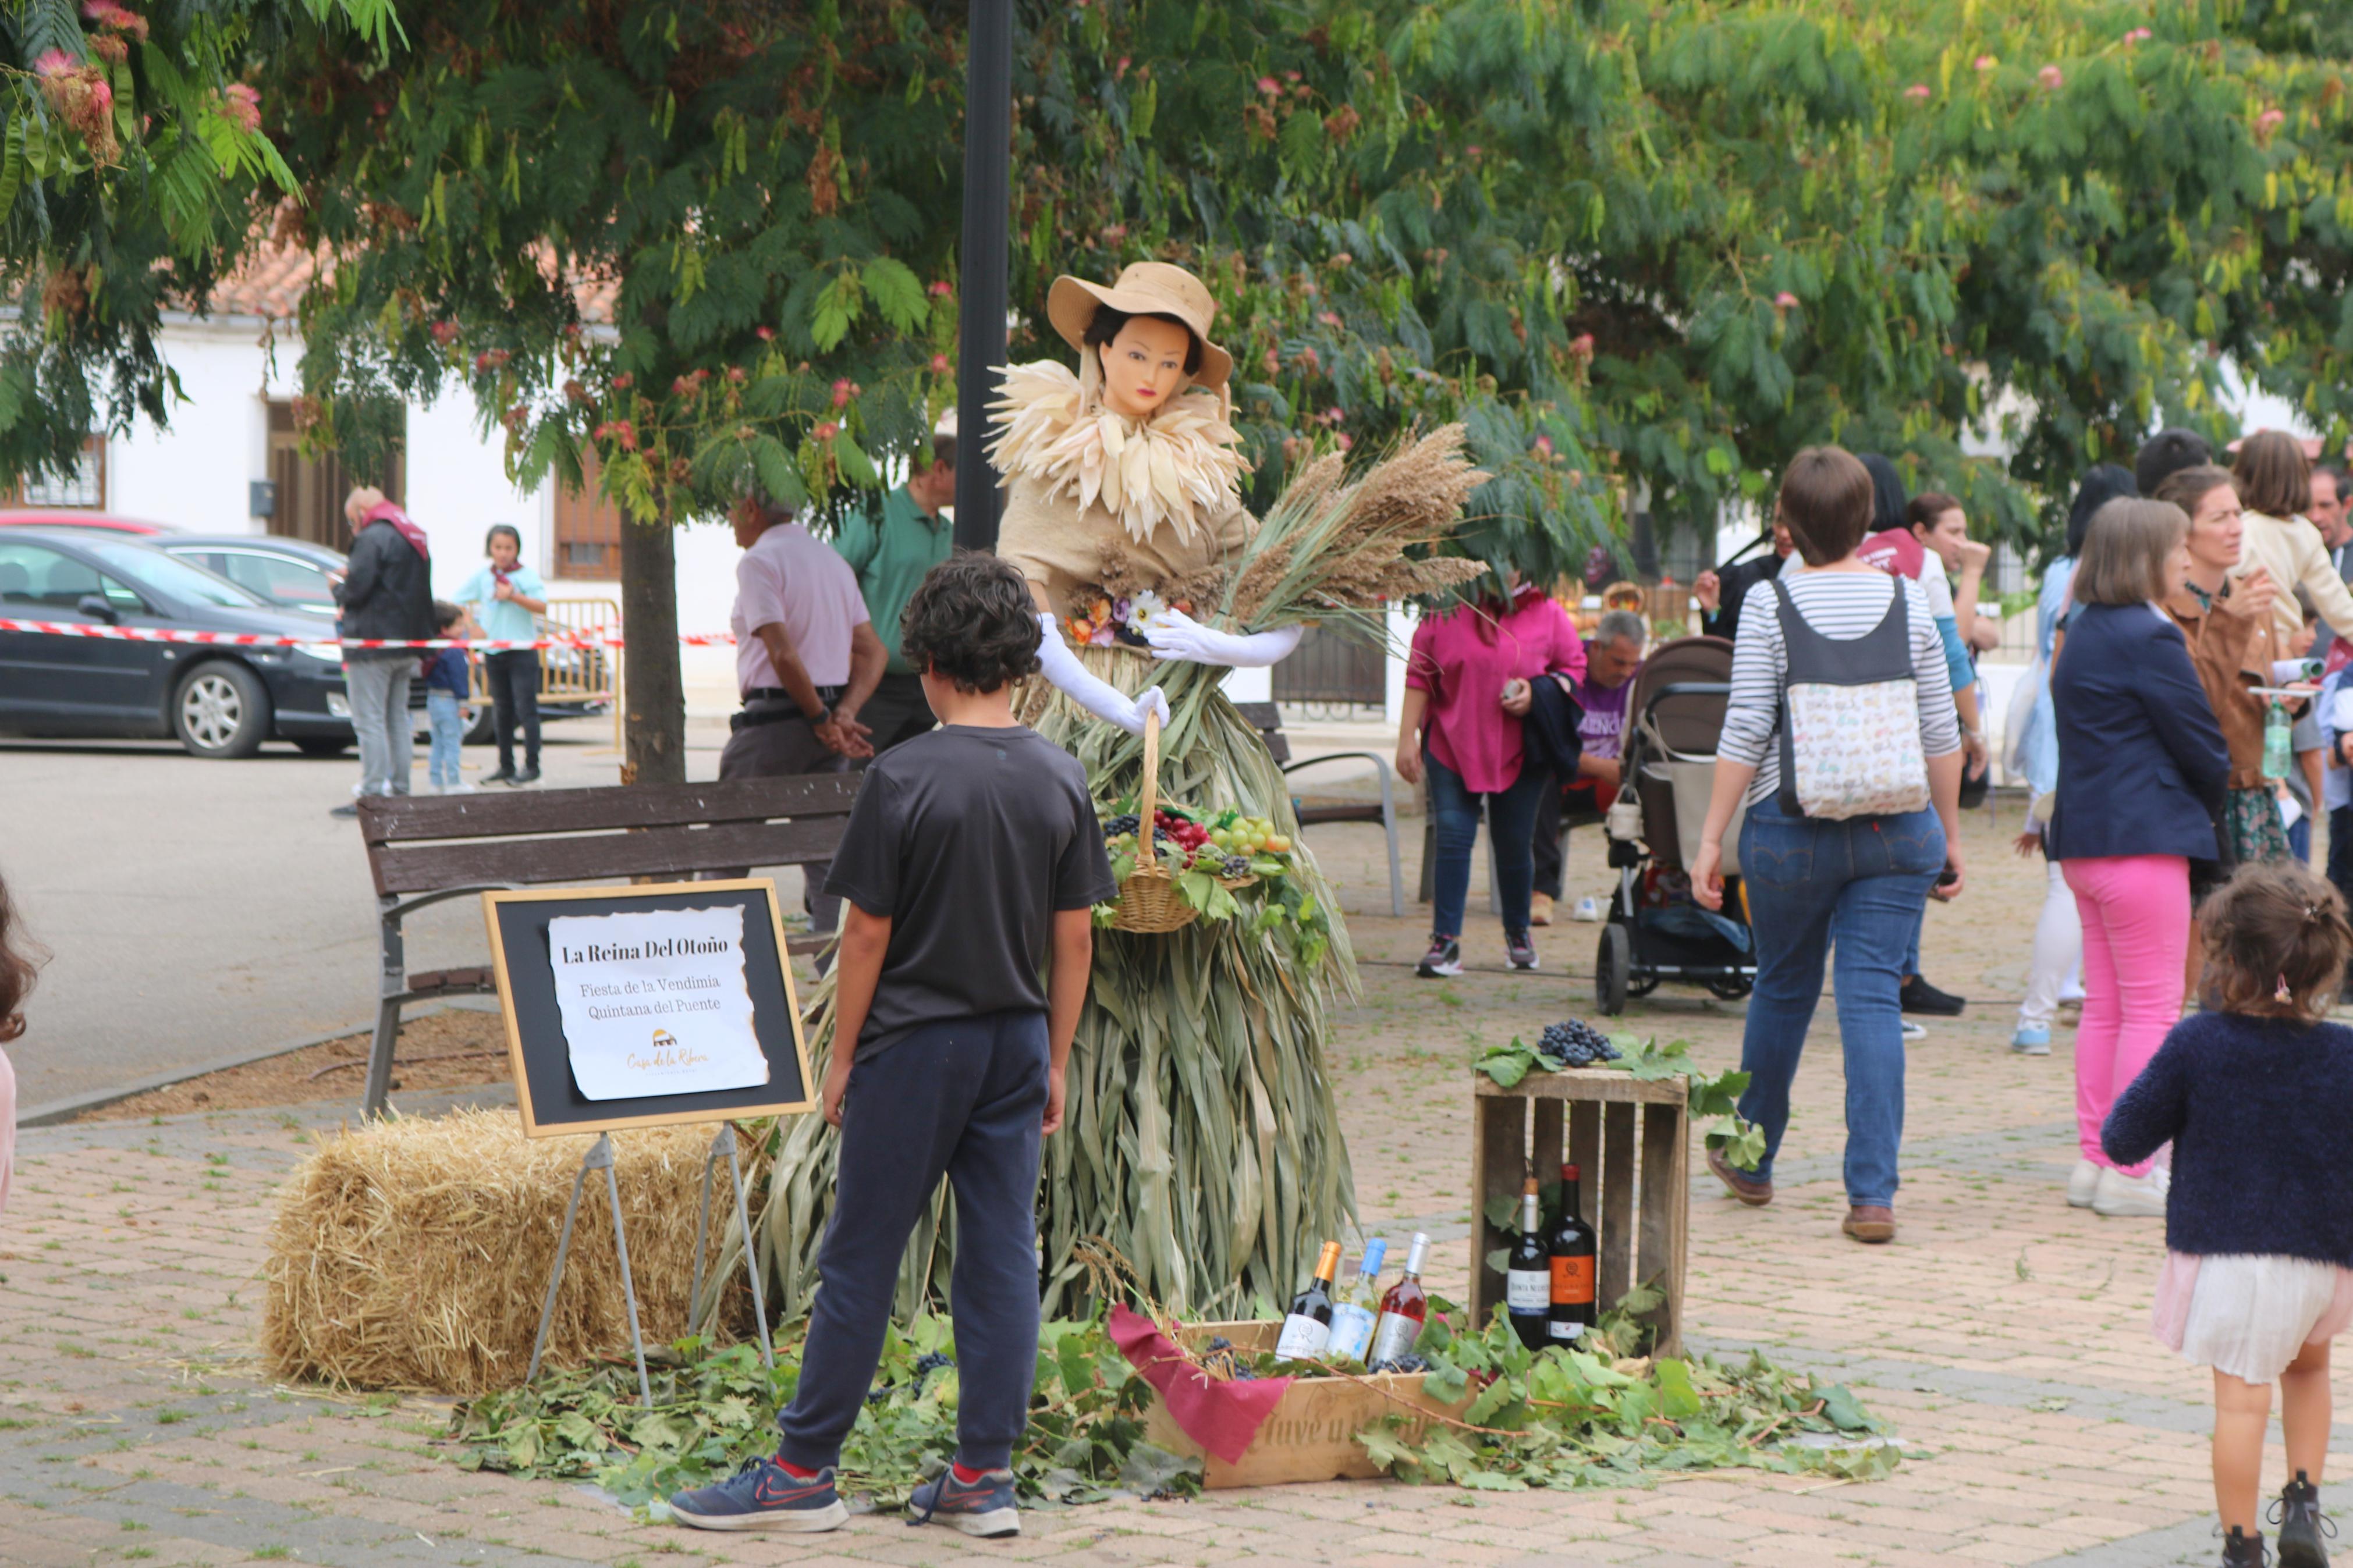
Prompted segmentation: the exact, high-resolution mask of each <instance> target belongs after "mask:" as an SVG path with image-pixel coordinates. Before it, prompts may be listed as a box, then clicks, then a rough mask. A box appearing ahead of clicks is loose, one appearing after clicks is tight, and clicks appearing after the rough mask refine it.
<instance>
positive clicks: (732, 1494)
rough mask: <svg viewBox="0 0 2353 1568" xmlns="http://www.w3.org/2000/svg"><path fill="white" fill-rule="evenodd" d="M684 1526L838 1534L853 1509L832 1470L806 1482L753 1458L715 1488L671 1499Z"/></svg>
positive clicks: (769, 1460) (772, 1460)
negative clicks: (849, 1505) (844, 1500)
mask: <svg viewBox="0 0 2353 1568" xmlns="http://www.w3.org/2000/svg"><path fill="white" fill-rule="evenodd" d="M670 1511H671V1512H672V1513H674V1514H676V1515H678V1520H679V1522H680V1523H681V1524H691V1525H692V1526H693V1527H694V1528H695V1529H697V1530H779V1531H795V1532H806V1531H819V1530H839V1528H841V1526H842V1525H843V1524H845V1523H847V1522H848V1521H849V1507H848V1506H847V1505H846V1504H844V1503H843V1502H842V1500H841V1494H840V1493H839V1492H837V1491H835V1490H834V1489H833V1468H832V1467H831V1466H829V1465H828V1467H826V1468H824V1469H822V1470H819V1471H818V1473H817V1474H816V1475H814V1476H812V1477H811V1478H809V1479H807V1480H803V1479H801V1478H800V1477H798V1476H797V1475H795V1474H793V1473H792V1472H791V1471H790V1470H787V1469H786V1468H785V1467H784V1466H782V1465H780V1464H778V1463H776V1458H775V1457H774V1456H773V1455H772V1456H768V1457H766V1458H758V1459H754V1460H753V1461H752V1462H751V1463H750V1464H747V1465H745V1466H744V1468H742V1469H740V1470H738V1471H736V1472H735V1473H734V1474H733V1476H730V1477H729V1478H728V1479H725V1480H723V1481H721V1482H719V1483H718V1484H717V1485H715V1486H708V1487H697V1488H696V1489H694V1490H692V1491H691V1492H680V1493H679V1494H677V1495H676V1496H675V1497H673V1498H671V1499H670Z"/></svg>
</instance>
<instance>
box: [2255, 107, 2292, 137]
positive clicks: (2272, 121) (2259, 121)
mask: <svg viewBox="0 0 2353 1568" xmlns="http://www.w3.org/2000/svg"><path fill="white" fill-rule="evenodd" d="M2286 123H2287V111H2286V110H2284V109H2266V110H2263V112H2262V113H2261V114H2258V115H2256V116H2255V130H2256V131H2257V132H2260V133H2261V134H2263V135H2265V136H2268V135H2270V134H2271V133H2272V132H2274V131H2277V130H2278V129H2279V128H2280V127H2281V126H2282V125H2284V124H2286Z"/></svg>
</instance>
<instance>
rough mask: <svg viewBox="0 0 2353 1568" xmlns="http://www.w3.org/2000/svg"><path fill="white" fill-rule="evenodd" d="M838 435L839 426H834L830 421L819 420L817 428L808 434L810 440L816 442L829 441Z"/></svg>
mask: <svg viewBox="0 0 2353 1568" xmlns="http://www.w3.org/2000/svg"><path fill="white" fill-rule="evenodd" d="M840 434H841V426H839V425H836V424H835V423H834V422H833V421H832V420H830V419H821V420H819V421H818V424H817V427H816V428H815V429H813V430H811V431H810V432H809V436H810V437H811V438H813V439H815V440H818V441H830V440H832V439H833V438H834V437H836V436H839V435H840Z"/></svg>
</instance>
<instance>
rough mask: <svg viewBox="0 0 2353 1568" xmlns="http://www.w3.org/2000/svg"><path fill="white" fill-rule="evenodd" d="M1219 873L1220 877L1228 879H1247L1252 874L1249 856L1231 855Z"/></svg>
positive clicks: (1220, 867) (1221, 865)
mask: <svg viewBox="0 0 2353 1568" xmlns="http://www.w3.org/2000/svg"><path fill="white" fill-rule="evenodd" d="M1218 872H1219V875H1220V876H1226V877H1247V876H1249V875H1250V857H1249V856H1247V855H1229V856H1227V857H1226V858H1225V860H1224V862H1223V863H1222V864H1220V865H1219V868H1218Z"/></svg>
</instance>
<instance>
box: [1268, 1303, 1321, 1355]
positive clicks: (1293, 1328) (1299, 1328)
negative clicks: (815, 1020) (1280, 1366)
mask: <svg viewBox="0 0 2353 1568" xmlns="http://www.w3.org/2000/svg"><path fill="white" fill-rule="evenodd" d="M1331 1342H1332V1325H1331V1324H1329V1323H1319V1322H1317V1321H1315V1320H1314V1319H1313V1318H1310V1317H1305V1316H1303V1315H1301V1314H1300V1313H1297V1312H1293V1313H1292V1314H1291V1315H1290V1316H1289V1317H1287V1318H1285V1319H1283V1320H1282V1335H1281V1336H1280V1337H1279V1338H1278V1339H1276V1341H1275V1342H1274V1359H1275V1360H1277V1361H1313V1360H1314V1359H1315V1358H1316V1357H1318V1356H1321V1355H1322V1354H1323V1353H1324V1347H1325V1346H1326V1345H1328V1344H1330V1343H1331Z"/></svg>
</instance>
